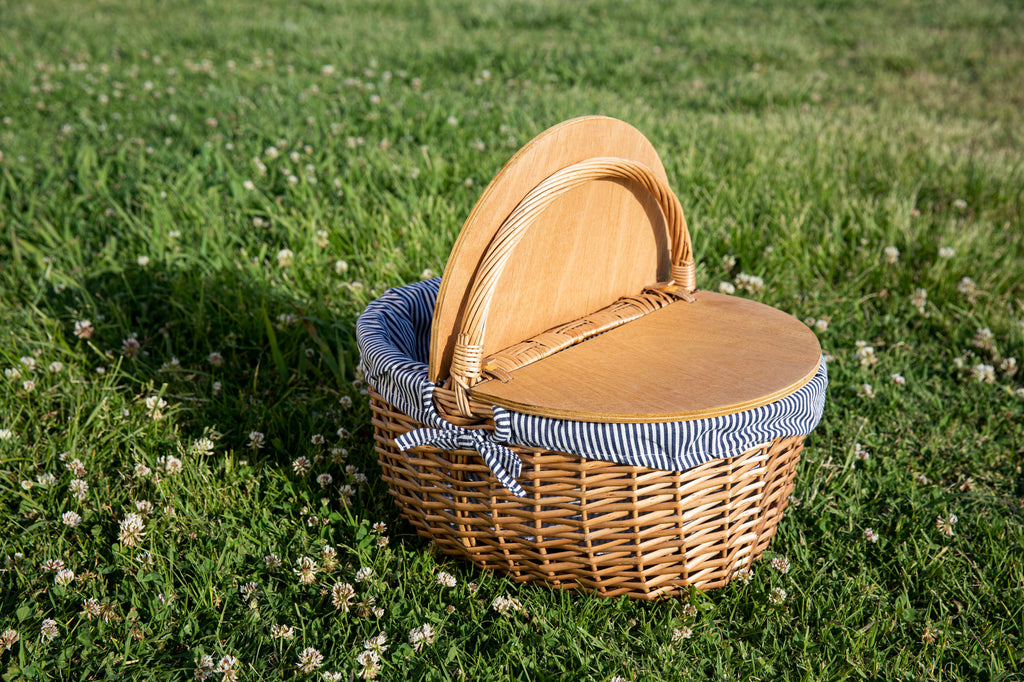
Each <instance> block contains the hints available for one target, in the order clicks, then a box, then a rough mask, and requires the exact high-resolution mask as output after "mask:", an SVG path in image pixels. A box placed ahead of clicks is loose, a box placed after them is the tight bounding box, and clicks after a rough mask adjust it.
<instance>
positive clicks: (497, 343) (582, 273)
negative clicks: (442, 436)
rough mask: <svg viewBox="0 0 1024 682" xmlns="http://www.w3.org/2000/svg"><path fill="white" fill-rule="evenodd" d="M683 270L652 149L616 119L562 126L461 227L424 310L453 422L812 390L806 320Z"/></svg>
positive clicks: (663, 411)
mask: <svg viewBox="0 0 1024 682" xmlns="http://www.w3.org/2000/svg"><path fill="white" fill-rule="evenodd" d="M694 272H695V267H694V262H693V254H692V247H691V245H690V237H689V231H688V229H687V226H686V221H685V219H684V218H683V213H682V209H681V208H680V206H679V201H678V200H677V199H676V197H675V195H674V194H673V193H672V191H671V189H670V188H669V187H668V182H667V179H666V177H665V171H664V168H663V167H662V165H661V162H660V160H659V159H658V157H657V154H656V153H655V152H654V150H653V148H652V147H651V145H650V143H648V142H647V140H646V139H645V138H643V136H642V135H641V134H640V133H639V132H637V131H636V130H635V129H634V128H632V127H630V126H628V125H626V124H624V123H622V122H621V121H615V120H613V119H607V118H598V117H591V118H584V119H576V120H574V121H569V122H567V123H565V124H562V125H561V126H557V127H555V128H553V129H551V130H549V131H548V132H546V133H544V134H542V135H540V136H539V137H537V138H536V139H535V140H534V141H532V142H531V143H529V144H528V145H527V146H526V147H524V149H523V150H522V151H520V153H519V154H517V155H516V156H515V157H513V159H512V160H511V161H510V162H509V163H508V164H506V166H505V167H504V168H503V169H502V170H501V172H500V173H498V175H497V177H496V178H495V179H494V180H493V181H492V182H491V184H490V185H489V186H488V188H487V190H486V191H485V192H484V195H483V196H482V197H481V199H480V201H479V202H478V203H477V206H476V207H475V208H474V210H473V212H472V213H471V214H470V217H469V219H468V220H467V221H466V225H465V226H464V227H463V231H462V233H461V234H460V236H459V239H458V242H457V243H456V245H455V248H454V250H453V252H452V255H451V257H450V259H449V262H448V265H447V267H446V269H445V273H444V278H443V279H442V283H441V289H440V293H439V296H438V302H437V305H436V307H435V311H434V319H433V327H432V330H431V354H430V372H431V375H430V376H431V379H432V380H434V381H440V380H444V379H446V378H447V379H448V384H446V385H450V386H451V389H452V391H453V395H454V398H455V405H456V410H457V412H458V413H459V414H461V415H462V416H464V417H468V416H469V415H471V414H474V405H473V404H471V401H472V402H473V403H474V404H475V405H477V406H479V405H481V404H482V405H502V406H505V407H508V408H510V409H514V410H516V411H519V412H524V413H527V414H533V415H538V416H544V417H552V418H556V419H574V420H581V421H595V422H634V423H635V422H658V421H673V420H685V419H699V418H704V417H711V416H720V415H724V414H730V413H735V412H739V411H741V410H746V409H750V408H753V407H757V406H760V405H764V404H766V403H768V402H771V401H774V400H778V399H779V398H781V397H783V396H785V395H788V394H790V393H792V392H794V391H796V390H798V389H799V388H800V387H801V386H803V385H804V384H806V383H807V382H808V381H810V379H811V378H812V377H813V376H814V374H815V372H816V371H817V369H818V364H819V360H820V354H821V350H820V347H819V345H818V341H817V338H816V337H815V336H814V334H813V333H812V332H811V331H810V330H809V329H808V328H807V327H806V326H805V325H803V324H802V323H801V322H799V321H798V320H796V319H795V318H793V317H791V316H790V315H787V314H785V313H783V312H781V311H778V310H775V309H774V308H771V307H769V306H765V305H762V304H759V303H756V302H754V301H749V300H746V299H742V298H736V297H731V296H725V295H722V294H712V293H708V292H697V291H696V279H695V276H694ZM666 280H668V281H666ZM658 282H661V284H657V283H658ZM494 377H497V378H494ZM477 413H479V412H477Z"/></svg>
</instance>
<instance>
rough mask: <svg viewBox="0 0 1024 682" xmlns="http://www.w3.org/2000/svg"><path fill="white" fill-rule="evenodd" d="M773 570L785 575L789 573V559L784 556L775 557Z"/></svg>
mask: <svg viewBox="0 0 1024 682" xmlns="http://www.w3.org/2000/svg"><path fill="white" fill-rule="evenodd" d="M772 568H774V569H775V570H776V571H778V572H779V573H781V574H783V575H785V574H787V573H789V559H787V558H786V557H782V556H777V557H775V558H774V559H772Z"/></svg>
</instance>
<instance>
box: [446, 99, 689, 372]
mask: <svg viewBox="0 0 1024 682" xmlns="http://www.w3.org/2000/svg"><path fill="white" fill-rule="evenodd" d="M602 156H607V157H617V158H622V159H629V160H632V161H635V162H638V163H641V164H643V165H645V166H647V167H648V168H650V169H651V172H652V173H653V174H654V175H656V176H657V177H658V178H660V179H661V180H662V181H664V182H665V183H666V184H667V183H668V178H667V177H666V175H665V169H664V168H663V167H662V165H661V160H660V159H659V158H658V153H657V152H656V151H655V150H654V147H653V146H652V145H651V143H650V142H648V141H647V138H645V137H644V136H643V135H642V134H641V133H640V131H638V130H637V129H636V128H633V127H632V126H630V125H628V124H626V123H624V122H622V121H618V120H616V119H613V118H606V117H604V116H588V117H584V118H577V119H573V120H570V121H566V122H564V123H561V124H559V125H557V126H555V127H553V128H551V129H549V130H547V131H545V132H543V133H541V134H540V135H538V136H537V137H535V138H534V139H533V140H531V141H530V142H529V143H527V144H526V146H524V147H523V148H522V149H521V150H519V152H518V153H517V154H516V155H515V156H513V157H512V159H511V160H509V162H508V163H506V164H505V166H504V167H503V168H502V169H501V170H500V171H499V172H498V174H497V175H496V176H495V177H494V179H493V180H492V181H491V183H490V184H489V185H488V186H487V188H486V189H485V190H484V192H483V194H482V195H481V197H480V199H479V200H478V201H477V203H476V206H474V208H473V211H472V212H471V213H470V214H469V218H468V219H467V220H466V223H465V224H464V225H463V227H462V231H461V232H460V233H459V237H458V239H457V240H456V242H455V246H454V247H453V248H452V252H451V255H450V256H449V257H448V263H447V265H446V266H445V270H444V276H443V277H442V278H441V290H440V291H439V292H438V297H437V304H436V306H435V307H434V319H433V322H432V325H431V330H430V380H431V381H435V382H436V381H441V380H444V379H446V378H447V377H448V376H449V373H450V367H451V360H452V353H453V349H454V347H455V341H456V336H457V335H458V330H459V328H460V326H461V324H462V321H463V313H464V312H465V309H466V306H467V304H468V296H469V290H470V285H471V284H472V281H473V278H474V277H475V276H476V275H477V273H478V266H479V264H480V262H481V261H482V260H483V256H484V253H485V252H486V250H487V247H488V246H489V245H490V244H491V241H492V240H493V239H494V236H495V234H496V233H497V232H498V229H499V228H500V227H501V225H502V224H503V223H504V221H505V219H506V218H507V217H508V216H509V214H511V213H512V211H513V210H514V209H515V207H516V206H517V205H518V204H519V202H520V201H521V200H522V199H523V197H525V196H526V195H527V193H529V192H530V190H532V189H534V187H536V186H537V185H539V184H540V183H541V182H542V181H543V180H545V179H546V178H548V177H549V176H551V175H552V174H553V173H555V172H557V171H559V170H562V169H563V168H566V167H567V166H571V165H573V164H575V163H578V162H580V161H585V160H587V159H591V158H594V157H602ZM643 225H646V226H647V227H646V229H644V228H643V227H641V226H643ZM665 239H666V237H665V224H664V218H663V216H662V214H661V211H660V210H659V209H658V206H657V203H656V202H655V201H654V199H653V198H652V197H651V196H650V194H649V193H647V192H644V191H642V190H638V189H637V188H636V187H632V186H629V185H626V184H623V183H621V182H617V181H613V180H602V181H597V182H591V183H588V184H586V185H583V186H580V187H577V188H576V189H574V190H572V191H571V192H568V193H566V194H565V195H563V196H561V197H559V198H558V199H557V200H556V201H555V202H554V203H552V204H551V205H550V206H548V207H547V208H546V209H545V210H544V212H543V213H542V214H541V215H539V216H537V219H536V221H535V222H534V223H533V225H532V226H531V229H530V231H529V234H527V235H525V237H524V238H523V240H522V242H521V243H520V244H519V246H518V247H517V249H516V253H515V256H514V258H512V259H511V260H510V262H509V264H508V266H507V267H506V268H505V271H504V273H503V275H502V280H501V282H500V283H499V285H498V287H497V288H496V290H495V293H494V300H493V303H492V305H491V313H490V317H489V319H488V321H487V336H486V338H485V339H484V348H483V353H484V355H485V356H486V355H490V354H491V353H493V352H495V351H499V350H501V349H502V348H506V347H508V346H510V345H512V344H514V343H516V342H518V341H522V340H523V339H526V338H529V337H531V336H534V335H536V334H539V333H540V332H543V331H544V330H545V329H549V328H551V327H553V326H555V325H557V324H559V323H561V322H566V321H568V320H573V319H576V318H578V317H581V316H582V315H586V314H587V313H589V312H592V311H594V310H597V309H599V308H602V307H604V306H606V305H608V304H609V303H611V302H613V301H615V300H616V299H617V298H619V297H621V296H625V295H628V294H631V293H634V292H637V291H640V290H641V289H642V288H643V287H644V286H646V285H648V284H652V283H654V282H659V281H664V280H667V279H668V278H669V255H668V249H667V246H666V241H665Z"/></svg>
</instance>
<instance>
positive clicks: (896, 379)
mask: <svg viewBox="0 0 1024 682" xmlns="http://www.w3.org/2000/svg"><path fill="white" fill-rule="evenodd" d="M892 381H893V383H894V384H896V385H897V386H906V385H907V378H906V377H905V376H903V375H902V374H893V375H892Z"/></svg>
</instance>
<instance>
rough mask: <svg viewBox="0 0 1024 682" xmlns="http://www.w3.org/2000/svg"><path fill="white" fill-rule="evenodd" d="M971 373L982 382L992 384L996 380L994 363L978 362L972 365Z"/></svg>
mask: <svg viewBox="0 0 1024 682" xmlns="http://www.w3.org/2000/svg"><path fill="white" fill-rule="evenodd" d="M971 374H972V375H973V376H974V378H975V379H977V380H978V381H980V382H982V383H986V384H991V383H993V382H994V381H995V380H996V369H995V367H993V366H992V365H986V364H985V363H978V364H977V365H975V366H974V367H971Z"/></svg>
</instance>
